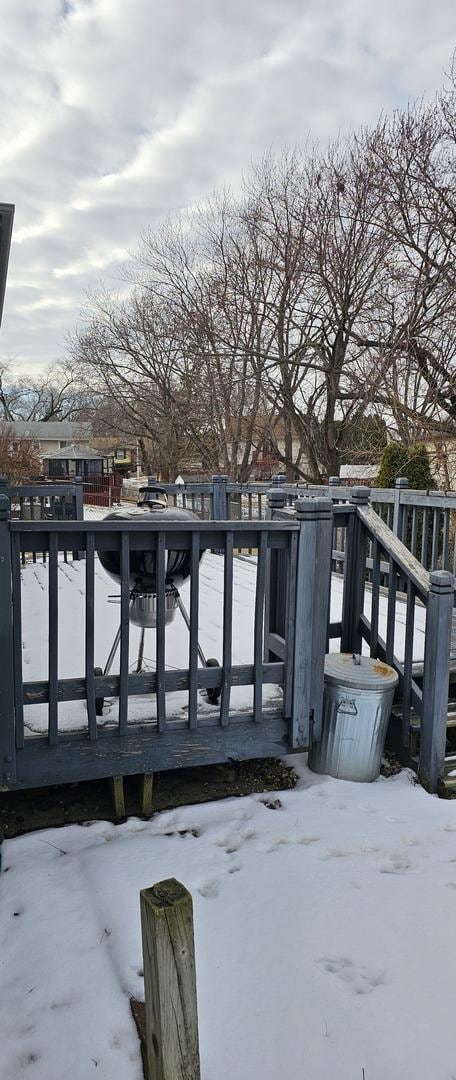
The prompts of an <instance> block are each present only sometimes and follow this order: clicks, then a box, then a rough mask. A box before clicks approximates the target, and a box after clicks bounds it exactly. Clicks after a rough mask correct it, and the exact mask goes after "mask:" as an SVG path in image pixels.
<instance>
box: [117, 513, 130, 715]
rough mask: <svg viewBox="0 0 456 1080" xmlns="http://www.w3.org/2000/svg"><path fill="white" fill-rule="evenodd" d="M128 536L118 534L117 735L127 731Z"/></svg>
mask: <svg viewBox="0 0 456 1080" xmlns="http://www.w3.org/2000/svg"><path fill="white" fill-rule="evenodd" d="M129 612H130V536H129V533H128V532H122V533H121V534H120V669H119V735H126V734H127V730H128V654H129V638H130V621H129Z"/></svg>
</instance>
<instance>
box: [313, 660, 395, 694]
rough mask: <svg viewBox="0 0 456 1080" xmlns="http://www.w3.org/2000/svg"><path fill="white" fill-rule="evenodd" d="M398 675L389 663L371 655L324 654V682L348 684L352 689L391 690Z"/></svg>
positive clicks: (336, 684)
mask: <svg viewBox="0 0 456 1080" xmlns="http://www.w3.org/2000/svg"><path fill="white" fill-rule="evenodd" d="M398 681H399V675H398V674H397V671H395V670H394V668H392V667H390V666H389V664H384V663H383V661H382V660H375V658H374V657H372V656H360V655H359V654H357V653H328V654H327V655H326V656H325V682H328V683H331V684H333V685H335V686H349V687H351V689H352V690H382V689H384V690H392V688H393V686H396V684H397V682H398Z"/></svg>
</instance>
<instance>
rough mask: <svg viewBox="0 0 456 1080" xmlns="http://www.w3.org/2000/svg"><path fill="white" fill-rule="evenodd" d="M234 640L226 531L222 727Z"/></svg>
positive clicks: (229, 547)
mask: <svg viewBox="0 0 456 1080" xmlns="http://www.w3.org/2000/svg"><path fill="white" fill-rule="evenodd" d="M232 640H233V533H232V530H231V529H229V530H228V531H227V532H226V533H225V557H224V566H223V645H222V651H223V655H222V668H223V678H222V695H221V699H220V723H221V725H222V727H224V726H226V725H227V724H228V722H229V707H230V695H231V684H232V667H233V660H232Z"/></svg>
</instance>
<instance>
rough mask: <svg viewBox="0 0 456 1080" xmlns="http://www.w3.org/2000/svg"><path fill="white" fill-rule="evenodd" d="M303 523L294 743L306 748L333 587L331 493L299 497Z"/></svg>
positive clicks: (314, 721) (316, 714)
mask: <svg viewBox="0 0 456 1080" xmlns="http://www.w3.org/2000/svg"><path fill="white" fill-rule="evenodd" d="M296 518H297V521H298V523H299V525H300V530H299V543H298V557H297V568H296V608H295V631H294V656H293V705H292V715H291V722H290V743H291V746H292V748H293V749H299V747H302V748H303V749H307V748H308V747H309V745H310V742H311V741H312V738H313V737H315V738H318V736H319V733H320V728H321V717H322V709H323V680H324V665H325V652H326V636H327V629H328V619H329V603H330V590H331V557H332V532H333V505H332V502H331V499H325V498H316V499H315V498H307V499H305V498H304V499H297V501H296Z"/></svg>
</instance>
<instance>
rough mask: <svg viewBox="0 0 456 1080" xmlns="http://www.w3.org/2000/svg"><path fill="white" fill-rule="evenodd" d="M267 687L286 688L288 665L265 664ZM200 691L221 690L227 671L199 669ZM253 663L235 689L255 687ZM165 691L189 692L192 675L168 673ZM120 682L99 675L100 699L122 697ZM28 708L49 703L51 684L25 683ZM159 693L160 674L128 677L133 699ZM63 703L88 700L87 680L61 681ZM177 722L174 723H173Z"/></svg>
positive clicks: (240, 669)
mask: <svg viewBox="0 0 456 1080" xmlns="http://www.w3.org/2000/svg"><path fill="white" fill-rule="evenodd" d="M262 672H263V684H264V683H268V682H269V683H271V684H274V685H278V686H280V685H282V684H283V682H284V664H283V662H282V661H278V662H275V663H266V662H264V663H263V666H262ZM197 676H198V689H199V690H205V689H207V688H208V687H221V686H222V682H223V670H222V668H221V667H210V668H198V672H197ZM253 678H254V669H253V664H239V665H236V666H233V667H232V669H231V682H232V685H233V686H251V685H252V684H253ZM164 685H165V692H166V693H171V692H172V691H174V690H188V689H189V685H190V675H189V672H188V671H187V670H186V669H185V668H182V669H180V670H172V671H165V676H164ZM119 690H120V679H119V676H118V675H97V676H96V677H95V693H96V697H100V698H101V697H119ZM23 691H24V705H39V704H43V703H46V702H47V701H49V684H48V682H47V680H40V681H38V680H37V681H34V682H25V683H24V684H23ZM156 691H157V674H156V672H155V671H143V672H141V674H138V673H136V672H131V673H130V674H129V676H128V693H129V696H131V695H132V694H134V695H135V696H141V695H142V694H155V693H156ZM58 694H59V701H82V700H84V699H85V697H86V680H85V679H84V678H73V679H59V684H58ZM173 723H174V721H173Z"/></svg>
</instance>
